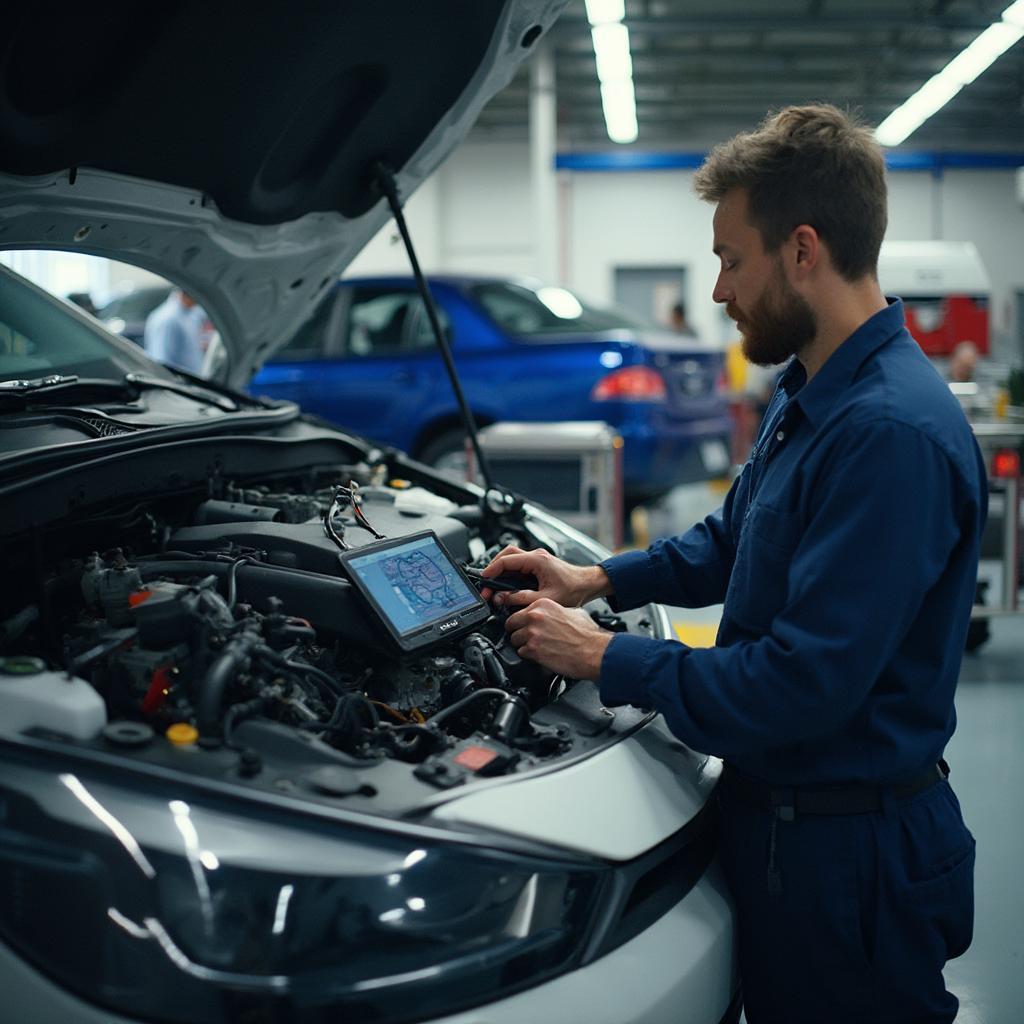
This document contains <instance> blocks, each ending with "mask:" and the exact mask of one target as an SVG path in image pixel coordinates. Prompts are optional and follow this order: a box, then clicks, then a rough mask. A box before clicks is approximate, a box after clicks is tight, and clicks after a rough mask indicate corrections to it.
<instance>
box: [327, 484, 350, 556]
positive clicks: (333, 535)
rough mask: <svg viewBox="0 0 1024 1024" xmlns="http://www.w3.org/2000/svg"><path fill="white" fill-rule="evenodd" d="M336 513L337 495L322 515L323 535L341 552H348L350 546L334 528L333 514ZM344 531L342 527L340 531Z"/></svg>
mask: <svg viewBox="0 0 1024 1024" xmlns="http://www.w3.org/2000/svg"><path fill="white" fill-rule="evenodd" d="M337 511H338V498H337V495H335V497H334V500H333V501H332V502H331V504H330V507H329V508H328V509H327V511H326V512H325V513H324V533H326V534H327V536H328V537H330V539H331V540H332V541H334V543H335V544H337V545H338V547H339V548H341V550H342V551H348V550H350V545H349V544H348V543H346V541H345V539H344V538H343V537H342V536H341V534H339V533H338V532H337V530H335V528H334V514H335V512H337ZM344 529H345V527H344V525H342V530H344Z"/></svg>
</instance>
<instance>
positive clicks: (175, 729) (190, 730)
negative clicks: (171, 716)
mask: <svg viewBox="0 0 1024 1024" xmlns="http://www.w3.org/2000/svg"><path fill="white" fill-rule="evenodd" d="M164 735H165V736H166V737H167V738H168V739H169V740H170V741H171V742H172V743H173V744H175V746H178V747H187V746H189V745H191V744H192V743H195V741H196V740H197V739H199V730H198V729H197V728H196V727H195V726H194V725H189V724H188V722H175V723H174V725H170V726H168V727H167V732H166V733H165V734H164Z"/></svg>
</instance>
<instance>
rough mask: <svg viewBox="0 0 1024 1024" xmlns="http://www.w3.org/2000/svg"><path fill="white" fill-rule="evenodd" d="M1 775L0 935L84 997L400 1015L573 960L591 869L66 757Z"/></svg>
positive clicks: (272, 1014)
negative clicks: (90, 766)
mask: <svg viewBox="0 0 1024 1024" xmlns="http://www.w3.org/2000/svg"><path fill="white" fill-rule="evenodd" d="M5 775H6V778H5V781H4V784H3V786H2V787H0V811H2V810H3V809H4V808H6V815H4V814H3V813H0V936H2V938H3V940H4V941H5V942H6V943H8V944H9V945H10V946H11V947H12V948H13V949H15V950H17V951H18V952H19V953H20V954H21V955H22V956H23V957H24V958H25V959H26V960H28V961H29V962H31V963H32V964H34V965H35V966H36V967H37V968H38V969H39V970H41V971H42V972H44V973H45V974H47V975H49V976H50V977H51V978H52V979H54V980H55V981H57V982H59V983H60V984H62V985H64V986H65V987H67V988H68V989H70V990H72V991H74V992H75V993H77V994H78V995H79V996H81V997H83V998H84V999H86V1000H89V1001H90V1002H93V1003H95V1004H98V1005H101V1006H103V1007H106V1008H108V1009H111V1010H115V1011H118V1012H121V1013H125V1014H133V1015H138V1016H141V1017H147V1018H154V1019H159V1020H161V1021H174V1022H177V1021H182V1022H186V1021H187V1022H190V1024H191V1022H204V1024H205V1022H209V1024H219V1022H224V1021H229V1020H238V1019H250V1016H249V1015H251V1016H252V1019H260V1020H263V1019H267V1020H269V1019H274V1020H281V1021H294V1022H304V1021H310V1022H312V1021H318V1022H319V1021H323V1020H325V1019H326V1017H325V1016H324V1013H325V1012H326V1011H330V1013H331V1014H332V1017H331V1019H335V1017H334V1016H333V1015H334V1014H337V1019H346V1020H367V1021H369V1020H373V1021H381V1022H383V1021H389V1022H400V1021H406V1020H412V1019H423V1018H425V1017H430V1016H434V1015H441V1014H444V1013H450V1012H453V1011H455V1010H457V1009H461V1008H464V1007H467V1006H472V1005H473V1004H475V1003H481V1002H484V1001H488V1000H491V999H495V998H500V997H501V996H503V995H507V994H509V993H511V992H513V991H516V990H517V989H521V988H524V987H527V986H529V985H534V984H537V983H539V982H541V981H543V980H545V979H547V978H550V977H553V976H555V975H557V974H559V973H561V972H563V971H565V970H568V969H570V968H571V967H572V966H573V965H574V964H575V963H576V962H578V959H579V956H580V953H581V946H582V944H583V942H584V940H585V938H586V937H587V935H588V933H589V932H590V924H591V921H592V918H593V916H594V914H595V909H596V907H597V906H598V904H599V902H600V900H599V896H600V893H601V891H602V888H603V885H604V883H605V881H606V879H607V872H606V871H605V870H603V869H601V868H600V867H597V866H593V865H589V864H586V863H575V862H563V861H559V860H554V859H546V858H544V857H534V856H529V855H520V854H510V853H505V852H500V851H495V850H491V849H488V848H485V847H482V846H473V845H468V844H459V843H454V842H445V841H443V840H440V839H437V838H430V839H427V840H422V839H421V838H417V837H409V836H403V835H401V834H388V833H387V832H385V831H378V830H376V829H361V828H356V827H353V826H351V825H348V824H345V823H335V822H331V821H318V820H316V819H305V818H304V819H302V820H301V822H300V821H297V820H296V818H294V817H289V816H288V815H287V814H286V813H284V812H282V813H281V814H280V815H279V816H277V817H275V816H274V815H273V812H270V813H264V812H263V811H262V809H261V812H260V817H258V818H257V817H245V816H243V815H241V814H239V813H238V811H239V808H238V806H236V805H226V806H224V807H220V808H218V807H216V806H215V805H214V804H212V803H210V802H209V801H208V800H207V799H206V798H205V797H204V800H203V803H202V805H201V806H200V805H198V804H197V805H196V806H190V805H189V804H188V803H186V802H185V801H183V800H181V799H180V794H179V795H178V796H175V795H173V794H171V793H170V792H168V793H167V794H165V796H164V797H162V798H159V797H158V796H157V795H156V793H154V792H153V790H152V789H150V790H147V791H146V792H142V791H141V790H140V791H136V792H134V793H133V792H131V791H130V790H127V789H124V788H121V787H115V786H111V785H108V784H104V783H103V782H102V781H96V780H93V781H85V780H83V778H81V777H79V776H78V775H74V774H64V775H60V776H54V774H52V773H44V772H42V771H39V772H35V771H31V772H30V771H29V770H28V769H27V768H23V767H21V766H19V767H18V768H16V769H14V771H13V772H12V773H6V772H5ZM19 780H20V782H21V783H22V784H20V785H19V784H18V783H19ZM12 784H13V788H12Z"/></svg>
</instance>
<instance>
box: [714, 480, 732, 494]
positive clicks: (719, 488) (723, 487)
mask: <svg viewBox="0 0 1024 1024" xmlns="http://www.w3.org/2000/svg"><path fill="white" fill-rule="evenodd" d="M730 487H732V477H728V476H720V477H717V478H716V479H714V480H709V481H708V490H710V491H711V493H712V494H728V493H729V488H730Z"/></svg>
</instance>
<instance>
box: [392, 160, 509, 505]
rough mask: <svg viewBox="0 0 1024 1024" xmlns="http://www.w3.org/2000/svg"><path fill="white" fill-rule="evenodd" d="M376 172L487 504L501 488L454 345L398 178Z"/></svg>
mask: <svg viewBox="0 0 1024 1024" xmlns="http://www.w3.org/2000/svg"><path fill="white" fill-rule="evenodd" d="M375 172H376V183H377V188H378V189H379V190H380V192H381V193H382V194H383V195H384V197H385V198H386V199H387V201H388V206H390V207H391V214H392V216H393V217H394V218H395V223H396V224H397V225H398V230H399V232H400V233H401V235H402V241H403V243H404V244H405V251H406V252H407V253H408V254H409V263H410V264H411V266H412V272H413V276H414V277H415V278H416V287H417V288H419V292H420V297H421V298H422V299H423V305H424V306H425V307H426V310H427V317H428V319H429V320H430V326H431V328H432V329H433V331H434V338H435V339H436V340H437V347H438V348H439V349H440V350H441V355H442V357H443V358H444V365H445V367H446V368H447V370H448V377H449V379H450V380H451V382H452V390H453V391H454V392H455V398H456V400H457V401H458V403H459V410H460V411H461V413H462V422H463V425H464V426H465V428H466V434H467V435H468V437H469V441H470V444H472V445H473V453H474V455H475V456H476V464H477V465H478V466H479V467H480V475H481V476H482V477H483V478H484V488H485V497H484V500H485V502H486V501H487V495H489V494H490V493H491V491H494V490H498V491H499V492H500V488H495V486H494V484H493V482H492V479H491V470H490V466H489V465H488V464H487V459H486V458H485V457H484V453H483V450H482V449H481V447H480V439H479V437H478V436H477V428H476V421H475V420H474V419H473V411H472V409H470V407H469V403H468V402H467V401H466V396H465V394H464V393H463V391H462V384H461V382H460V381H459V374H458V371H457V370H456V369H455V360H454V359H452V349H451V345H450V344H449V343H448V339H447V338H446V337H445V334H444V331H443V330H441V321H440V320H439V319H438V316H437V306H436V305H435V304H434V297H433V296H432V295H431V294H430V288H429V287H428V285H427V279H426V278H425V277H424V276H423V271H422V270H420V264H419V260H417V259H416V250H415V249H413V247H412V238H410V237H409V229H408V227H407V226H406V223H405V216H404V214H403V213H402V204H401V201H400V200H399V198H398V186H397V185H396V184H395V176H394V174H392V172H391V169H390V168H389V167H388V166H387V165H386V164H383V163H378V164H377V166H376V168H375ZM508 498H509V499H511V495H508Z"/></svg>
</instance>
